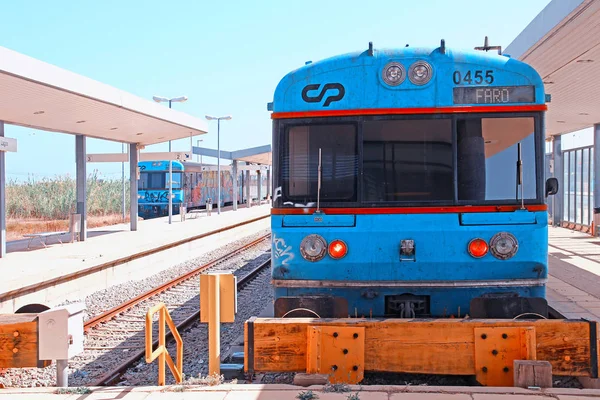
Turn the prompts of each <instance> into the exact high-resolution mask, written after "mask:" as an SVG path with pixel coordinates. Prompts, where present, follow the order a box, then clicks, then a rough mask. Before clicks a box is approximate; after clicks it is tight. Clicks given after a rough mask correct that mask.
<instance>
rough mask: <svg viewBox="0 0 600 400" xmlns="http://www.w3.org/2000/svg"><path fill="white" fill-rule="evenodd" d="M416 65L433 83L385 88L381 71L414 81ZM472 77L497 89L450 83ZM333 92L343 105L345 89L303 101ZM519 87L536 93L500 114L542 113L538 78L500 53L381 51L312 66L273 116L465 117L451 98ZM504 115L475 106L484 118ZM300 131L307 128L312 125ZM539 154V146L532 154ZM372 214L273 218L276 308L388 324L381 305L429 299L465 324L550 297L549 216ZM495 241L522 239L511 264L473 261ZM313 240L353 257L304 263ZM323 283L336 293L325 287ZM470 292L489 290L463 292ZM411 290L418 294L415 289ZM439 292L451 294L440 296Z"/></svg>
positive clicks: (294, 75) (298, 73) (290, 83)
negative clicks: (477, 309) (411, 249)
mask: <svg viewBox="0 0 600 400" xmlns="http://www.w3.org/2000/svg"><path fill="white" fill-rule="evenodd" d="M419 60H424V61H427V62H428V63H429V64H431V66H432V67H433V78H432V80H431V81H430V82H429V83H427V84H425V85H423V86H416V85H414V84H413V83H411V82H410V80H409V79H408V78H406V79H405V80H404V82H403V83H402V84H400V85H399V86H396V87H392V86H389V85H387V84H385V82H384V81H383V78H382V70H383V69H384V67H385V66H386V65H387V64H388V63H389V62H398V63H401V64H402V65H403V66H404V68H405V70H406V71H408V70H409V68H410V66H411V65H412V64H413V63H414V62H416V61H419ZM476 70H481V71H483V74H484V76H485V74H486V71H492V72H491V74H492V75H493V77H494V80H493V82H492V83H489V82H486V80H485V79H483V80H482V82H480V83H476V82H475V81H473V82H472V84H463V83H464V82H461V84H460V85H457V84H456V83H455V82H454V79H453V74H454V73H455V71H458V73H459V74H460V75H462V76H465V74H466V73H467V72H468V71H471V74H472V75H473V73H474V71H476ZM472 77H473V76H472ZM328 83H332V84H335V83H338V84H341V85H343V86H344V96H343V97H341V96H338V95H339V93H340V91H339V89H335V88H331V89H328V90H327V91H325V92H324V94H323V96H322V98H321V100H320V101H315V102H307V101H305V100H303V98H302V92H303V90H304V91H305V94H306V86H307V85H314V86H312V89H310V90H311V92H310V95H311V96H312V97H318V95H319V94H320V93H321V92H322V91H323V88H324V87H325V85H326V84H328ZM316 85H318V88H317V86H316ZM520 85H526V86H527V85H530V86H534V93H535V99H534V101H533V102H530V103H518V104H516V103H504V104H501V105H504V106H510V105H513V106H514V105H520V106H523V105H525V106H531V105H543V104H544V102H545V93H544V87H543V83H542V79H541V78H540V76H539V74H538V73H537V72H536V71H535V70H534V69H533V68H532V67H530V66H529V65H527V64H525V63H523V62H520V61H518V60H515V59H511V58H508V57H505V56H502V55H497V54H495V53H485V52H475V51H472V52H459V51H450V50H448V49H446V51H445V53H442V52H441V51H440V49H421V48H402V49H394V50H375V51H374V54H373V56H370V55H369V54H368V52H367V51H365V52H356V53H350V54H345V55H341V56H337V57H333V58H329V59H326V60H323V61H319V62H315V63H310V64H308V65H305V66H303V67H301V68H299V69H297V70H295V71H293V72H291V73H289V74H288V75H286V76H285V77H284V78H283V79H282V80H281V82H280V83H279V85H278V86H277V89H276V91H275V94H274V101H273V106H272V109H273V112H274V113H295V112H299V113H301V112H311V111H336V110H349V111H351V110H370V109H380V110H391V111H390V112H389V113H390V114H391V113H393V110H394V109H395V110H398V109H416V108H427V109H440V108H446V107H460V108H462V110H461V111H462V112H467V113H468V112H469V106H470V105H456V104H454V102H453V88H455V87H458V86H461V87H469V86H478V87H480V86H490V87H496V86H520ZM331 96H334V97H336V96H337V97H341V99H338V100H336V101H331V102H329V103H328V104H326V103H327V101H326V99H327V98H328V97H331ZM498 105H499V104H478V106H479V107H481V108H484V107H486V106H498ZM440 112H448V110H447V109H446V110H445V111H441V110H440ZM480 112H481V111H480ZM433 113H435V110H433ZM357 114H358V115H360V114H361V113H360V112H357ZM383 114H386V113H385V112H384V113H383ZM285 118H287V117H285ZM319 122H322V120H321V121H319ZM303 123H307V122H306V120H304V122H303ZM275 124H277V122H275ZM275 126H277V125H275ZM279 134H280V133H279V132H278V131H277V130H274V137H273V139H274V140H273V142H274V148H273V152H274V154H273V159H274V160H275V162H276V165H277V160H278V159H279V157H280V152H281V151H282V149H281V148H279V147H278V145H279V144H278V143H279V142H280V139H279V137H278V135H279ZM540 137H541V135H540ZM540 148H541V147H539V146H538V144H536V152H539V151H540ZM488 179H493V177H489V178H488ZM278 190H280V188H275V189H274V199H275V200H274V204H275V206H276V207H278V206H277V203H276V199H277V194H278ZM487 204H488V205H489V203H487ZM457 205H458V204H457ZM352 207H354V208H356V207H359V208H360V207H364V205H360V204H359V205H358V206H356V205H354V206H352ZM376 211H377V210H376V209H375V210H374V212H373V213H370V214H364V213H358V212H357V213H356V215H349V214H346V215H327V213H321V214H313V213H312V212H308V209H306V212H305V213H304V214H301V215H276V214H274V215H273V216H272V234H273V243H272V277H273V279H274V280H275V282H276V284H275V298H276V299H278V298H281V297H288V296H289V297H302V296H323V295H327V296H336V297H343V298H345V299H346V300H347V301H348V311H349V314H350V315H352V316H353V315H354V312H355V310H356V313H357V314H358V315H359V316H362V315H364V316H367V315H373V316H382V315H384V313H385V296H392V295H394V296H396V295H402V294H412V295H423V296H429V300H430V304H429V306H430V313H431V315H432V316H449V315H457V313H458V310H459V308H460V310H461V311H460V313H461V314H462V315H464V314H465V313H469V306H470V301H471V299H473V298H474V297H478V296H481V295H484V294H489V293H507V292H511V293H516V294H518V295H519V296H524V297H545V280H546V279H547V276H548V256H547V250H548V232H547V229H548V228H547V224H548V215H547V213H546V212H545V211H537V212H534V211H528V210H526V209H525V210H516V211H510V212H506V211H503V212H496V211H494V212H476V213H460V212H456V213H450V212H448V213H441V212H440V213H432V212H431V211H428V212H427V213H418V212H416V211H415V210H412V211H411V213H407V214H402V213H391V214H390V213H387V212H386V211H385V210H382V211H381V212H380V213H377V212H376ZM499 232H509V233H511V234H513V235H514V236H515V237H516V238H517V240H518V244H519V247H518V251H517V253H516V254H515V255H514V257H512V258H510V259H508V260H499V259H497V258H495V257H494V256H493V255H492V254H490V253H488V254H486V255H485V256H484V257H482V258H479V259H477V258H474V257H472V256H471V255H470V254H469V253H468V250H467V248H468V244H469V242H470V241H471V240H472V239H475V238H481V239H484V240H485V241H486V242H488V243H489V241H490V239H491V238H492V236H494V235H495V234H496V233H499ZM309 234H319V235H321V236H322V237H323V238H324V239H325V240H326V241H327V243H330V242H331V241H332V240H334V239H340V240H343V241H344V242H345V243H346V244H347V246H348V249H349V250H348V253H347V255H346V256H345V257H343V258H342V259H339V260H336V259H333V258H332V257H330V256H329V255H326V256H325V257H324V258H323V259H322V260H320V261H316V262H310V261H307V260H305V259H304V258H303V257H302V255H301V253H300V243H301V241H302V239H303V238H305V237H306V236H307V235H309ZM404 239H410V240H414V243H415V256H414V257H401V255H400V245H401V241H402V240H404ZM515 280H524V281H526V282H527V283H523V284H522V285H521V286H508V285H507V284H505V285H503V284H502V282H508V283H511V282H513V281H515ZM295 281H298V284H295V283H294V282H295ZM300 281H301V282H300ZM307 281H308V282H307ZM324 281H327V284H328V285H330V286H331V285H333V286H334V287H321V285H322V283H323V282H324ZM373 281H378V282H376V283H373V284H372V285H364V286H363V287H360V285H358V286H357V285H352V283H353V282H355V283H358V282H361V283H363V282H366V283H368V282H373ZM277 282H280V283H281V284H279V283H277ZM473 282H480V283H483V284H484V285H486V284H487V285H488V286H487V287H465V286H466V285H469V284H472V283H473ZM410 283H412V284H413V285H410V286H409V284H410ZM436 283H438V284H439V285H455V287H435V285H436ZM402 284H405V285H407V286H406V287H403V286H402ZM419 285H421V286H419Z"/></svg>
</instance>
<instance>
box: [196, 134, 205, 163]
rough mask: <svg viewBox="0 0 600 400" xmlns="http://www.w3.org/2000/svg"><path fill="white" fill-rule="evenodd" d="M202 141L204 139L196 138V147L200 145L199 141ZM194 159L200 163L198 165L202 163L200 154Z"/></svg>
mask: <svg viewBox="0 0 600 400" xmlns="http://www.w3.org/2000/svg"><path fill="white" fill-rule="evenodd" d="M203 141H204V140H202V139H198V140H197V144H196V147H200V142H203ZM196 161H198V162H199V163H200V165H202V154H198V159H197V160H196Z"/></svg>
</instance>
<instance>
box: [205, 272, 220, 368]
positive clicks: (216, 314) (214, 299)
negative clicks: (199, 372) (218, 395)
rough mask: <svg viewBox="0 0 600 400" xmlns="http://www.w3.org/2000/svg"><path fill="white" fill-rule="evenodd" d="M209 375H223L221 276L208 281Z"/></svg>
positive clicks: (214, 276)
mask: <svg viewBox="0 0 600 400" xmlns="http://www.w3.org/2000/svg"><path fill="white" fill-rule="evenodd" d="M208 299H209V300H208V374H209V375H213V374H217V375H218V374H220V373H221V310H220V304H221V299H220V283H219V275H217V274H209V281H208Z"/></svg>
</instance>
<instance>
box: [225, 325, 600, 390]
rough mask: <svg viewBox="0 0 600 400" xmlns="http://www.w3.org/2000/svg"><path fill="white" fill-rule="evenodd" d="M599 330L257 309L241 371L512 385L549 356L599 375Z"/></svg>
mask: <svg viewBox="0 0 600 400" xmlns="http://www.w3.org/2000/svg"><path fill="white" fill-rule="evenodd" d="M598 338H599V328H598V323H597V322H595V321H587V320H566V319H538V320H507V319H504V320H502V319H354V318H342V319H315V318H286V319H283V318H255V317H253V318H251V319H249V320H247V321H246V322H245V326H244V371H245V372H246V374H247V375H250V376H252V375H254V374H256V373H281V372H301V373H308V374H326V375H328V377H329V381H330V382H331V383H349V384H356V383H359V382H360V381H362V379H363V377H364V372H365V371H369V372H396V373H419V374H433V375H438V374H439V375H474V376H475V378H476V379H477V381H478V382H479V383H481V384H482V385H486V386H507V387H510V386H514V384H515V376H517V375H518V373H517V374H515V371H514V369H515V367H514V366H515V361H517V362H518V361H523V360H539V361H547V362H549V363H550V365H551V373H552V374H553V375H559V376H574V377H587V378H598V368H599V361H598V360H599V344H600V343H599V340H598ZM238 357H239V355H238ZM232 362H235V361H232ZM517 365H520V364H519V363H517Z"/></svg>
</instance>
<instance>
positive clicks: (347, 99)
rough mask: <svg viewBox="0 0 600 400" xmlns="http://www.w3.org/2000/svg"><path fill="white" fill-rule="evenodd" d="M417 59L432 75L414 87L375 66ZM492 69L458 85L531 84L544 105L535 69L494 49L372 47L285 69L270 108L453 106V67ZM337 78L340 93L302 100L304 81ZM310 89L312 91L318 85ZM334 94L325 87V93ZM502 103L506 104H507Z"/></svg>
mask: <svg viewBox="0 0 600 400" xmlns="http://www.w3.org/2000/svg"><path fill="white" fill-rule="evenodd" d="M419 60H424V61H427V62H429V63H430V64H431V65H432V66H433V78H432V79H431V81H430V82H429V83H427V84H425V85H423V86H416V85H414V84H413V83H412V82H410V80H409V79H408V78H406V79H405V80H404V82H403V83H402V84H400V85H399V86H396V87H392V86H388V85H386V84H385V83H384V82H383V78H382V74H381V71H382V70H383V68H384V67H385V65H386V64H387V63H389V62H394V61H395V62H399V63H401V64H402V65H403V66H404V68H405V69H406V71H408V69H409V67H410V66H411V65H412V64H413V63H414V62H415V61H419ZM475 70H482V71H483V74H484V77H485V71H487V70H490V71H493V72H492V75H493V76H494V81H493V82H492V83H491V84H489V83H487V82H486V80H485V79H483V81H482V82H481V83H479V84H476V83H475V81H473V83H472V84H467V85H461V86H466V87H469V86H490V87H494V86H520V85H534V86H535V102H534V103H530V104H544V102H545V93H544V85H543V83H542V79H541V77H540V76H539V74H538V73H537V72H536V71H535V70H534V69H533V68H532V67H531V66H529V65H527V64H525V63H523V62H521V61H519V60H515V59H512V58H508V57H505V56H502V55H498V54H495V53H493V52H492V53H484V52H475V51H473V52H459V51H450V50H446V53H445V54H441V52H440V50H439V49H424V48H410V47H408V48H402V49H391V50H375V51H374V55H373V56H369V55H368V54H367V52H366V51H365V52H356V53H349V54H344V55H340V56H336V57H332V58H328V59H325V60H322V61H319V62H314V63H311V64H309V65H305V66H303V67H301V68H299V69H297V70H295V71H292V72H290V73H289V74H287V75H286V76H285V77H284V78H283V79H282V80H281V82H280V83H279V85H278V86H277V89H276V90H275V96H274V101H273V111H274V112H275V113H279V112H300V111H322V110H324V109H326V110H350V109H381V108H429V107H450V106H454V103H453V97H452V93H453V92H452V88H453V87H456V86H457V85H455V84H454V82H453V74H454V71H459V73H460V74H461V76H465V74H466V73H467V72H468V71H471V74H473V71H475ZM331 82H335V83H340V84H342V85H343V86H344V88H345V95H344V97H343V98H342V99H341V100H339V101H335V102H332V103H330V104H329V105H328V106H327V107H323V102H315V103H307V102H305V101H303V100H302V96H301V93H302V90H303V89H304V87H305V86H306V85H308V84H321V88H322V87H323V85H324V84H326V83H331ZM321 88H320V89H317V90H315V91H314V93H316V94H318V93H319V91H320V90H321ZM330 94H331V95H335V94H336V90H334V89H331V90H330V91H329V93H328V94H326V95H325V96H328V95H330ZM510 104H511V103H508V104H507V105H510Z"/></svg>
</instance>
